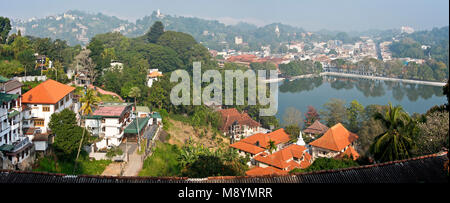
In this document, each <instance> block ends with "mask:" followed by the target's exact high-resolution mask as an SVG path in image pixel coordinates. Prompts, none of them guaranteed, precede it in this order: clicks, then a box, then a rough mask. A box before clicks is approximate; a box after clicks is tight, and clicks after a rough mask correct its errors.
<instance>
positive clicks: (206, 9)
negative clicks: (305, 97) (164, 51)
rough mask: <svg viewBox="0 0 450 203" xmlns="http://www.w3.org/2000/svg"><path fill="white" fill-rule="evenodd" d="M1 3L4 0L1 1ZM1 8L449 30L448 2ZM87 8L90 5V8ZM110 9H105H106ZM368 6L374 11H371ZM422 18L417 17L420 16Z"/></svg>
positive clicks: (23, 4) (25, 15)
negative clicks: (157, 11)
mask: <svg viewBox="0 0 450 203" xmlns="http://www.w3.org/2000/svg"><path fill="white" fill-rule="evenodd" d="M1 1H3V0H1ZM2 4H3V5H6V6H4V7H2V8H0V13H1V15H2V16H6V17H10V18H13V19H23V20H25V19H29V18H33V17H35V18H43V17H46V16H51V15H57V14H61V13H64V12H66V11H68V10H80V11H85V12H89V13H103V14H105V15H110V16H116V17H118V18H121V19H124V20H128V21H130V22H135V21H136V20H137V19H140V18H143V17H145V16H148V15H151V13H152V12H153V11H156V10H157V9H160V10H161V12H162V13H164V14H169V15H176V16H185V17H198V18H203V19H209V20H218V21H220V22H222V23H224V24H227V25H229V24H236V23H238V22H247V23H251V24H255V25H257V26H264V25H267V24H271V23H283V24H288V25H292V26H296V27H301V28H304V29H306V30H310V31H318V30H322V29H326V30H336V31H347V32H349V31H366V30H370V29H378V30H386V29H393V28H400V27H401V26H410V27H412V28H414V29H415V30H429V29H432V28H434V27H442V26H448V24H449V20H448V16H449V12H448V6H449V2H448V1H443V0H437V1H432V2H429V1H423V0H413V1H405V0H398V1H394V2H389V1H386V0H381V1H375V2H370V3H368V1H352V0H344V1H338V2H335V1H329V0H322V1H314V2H312V1H301V2H297V1H291V0H285V1H280V2H272V1H265V0H263V1H258V3H256V1H253V0H248V1H245V2H238V1H235V0H231V1H227V2H222V1H214V2H210V1H205V0H195V1H190V2H185V1H179V0H174V1H170V2H164V1H160V0H156V1H145V2H143V1H140V0H129V1H127V4H126V5H123V4H120V1H117V0H113V1H108V3H106V1H104V0H99V1H95V2H91V1H86V0H80V1H72V0H69V1H64V2H59V1H54V0H41V1H37V2H28V1H20V0H19V1H14V2H11V1H7V2H2ZM87 5H89V6H87ZM105 5H106V6H105ZM369 7H370V9H368V8H369ZM419 13H420V14H421V15H417V14H419Z"/></svg>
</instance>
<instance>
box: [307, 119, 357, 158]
mask: <svg viewBox="0 0 450 203" xmlns="http://www.w3.org/2000/svg"><path fill="white" fill-rule="evenodd" d="M356 139H358V135H356V134H355V133H352V132H350V131H348V130H347V129H346V128H345V127H344V126H343V125H342V124H341V123H338V124H336V125H334V126H333V127H331V128H330V129H328V131H327V132H325V134H323V136H322V137H320V138H319V139H317V140H314V141H312V142H311V143H309V144H310V145H311V146H315V147H320V148H324V149H329V150H333V151H337V152H338V151H341V150H342V149H344V148H345V147H347V146H348V145H350V144H351V143H352V142H354V141H355V140H356Z"/></svg>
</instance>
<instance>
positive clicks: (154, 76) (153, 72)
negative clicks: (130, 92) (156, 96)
mask: <svg viewBox="0 0 450 203" xmlns="http://www.w3.org/2000/svg"><path fill="white" fill-rule="evenodd" d="M149 72H150V73H149V74H148V75H147V86H148V87H152V85H153V82H154V81H158V78H159V77H161V76H163V74H162V72H160V71H158V69H150V71H149Z"/></svg>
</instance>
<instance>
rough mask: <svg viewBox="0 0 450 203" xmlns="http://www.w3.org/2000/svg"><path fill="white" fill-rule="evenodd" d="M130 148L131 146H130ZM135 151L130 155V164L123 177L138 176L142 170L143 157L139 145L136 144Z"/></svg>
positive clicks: (126, 167) (127, 165)
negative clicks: (139, 152)
mask: <svg viewBox="0 0 450 203" xmlns="http://www.w3.org/2000/svg"><path fill="white" fill-rule="evenodd" d="M129 147H130V146H129ZM133 148H134V150H133V151H132V152H131V153H130V154H129V159H128V163H127V164H126V166H125V170H124V172H123V174H122V176H137V175H138V174H139V171H141V169H142V156H143V155H140V154H138V148H137V145H136V144H135V143H134V147H133ZM130 151H131V150H129V152H130Z"/></svg>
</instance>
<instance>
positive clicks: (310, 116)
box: [305, 106, 320, 126]
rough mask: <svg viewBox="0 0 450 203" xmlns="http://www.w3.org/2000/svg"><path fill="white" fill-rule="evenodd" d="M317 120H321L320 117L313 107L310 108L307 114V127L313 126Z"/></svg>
mask: <svg viewBox="0 0 450 203" xmlns="http://www.w3.org/2000/svg"><path fill="white" fill-rule="evenodd" d="M316 120H320V115H319V113H317V110H316V109H315V108H314V107H313V106H308V112H306V113H305V126H310V125H312V124H313V123H314V122H315V121H316Z"/></svg>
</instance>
